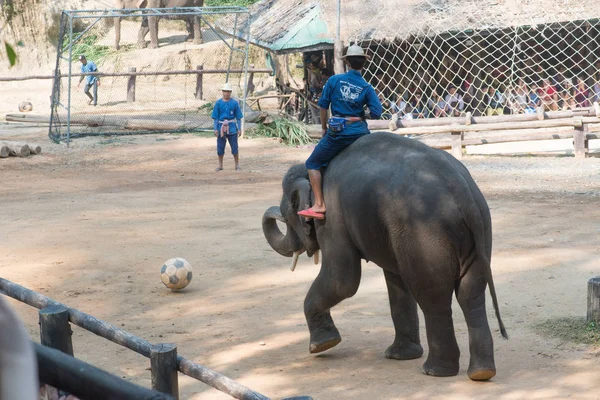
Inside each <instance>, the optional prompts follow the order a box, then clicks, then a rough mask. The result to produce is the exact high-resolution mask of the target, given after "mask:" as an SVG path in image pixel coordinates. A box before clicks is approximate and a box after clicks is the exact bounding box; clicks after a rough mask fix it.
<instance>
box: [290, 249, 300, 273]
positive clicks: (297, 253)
mask: <svg viewBox="0 0 600 400" xmlns="http://www.w3.org/2000/svg"><path fill="white" fill-rule="evenodd" d="M299 256H300V252H299V251H295V252H294V255H293V256H292V265H291V267H290V270H291V271H292V272H293V271H294V270H295V269H296V264H298V257H299Z"/></svg>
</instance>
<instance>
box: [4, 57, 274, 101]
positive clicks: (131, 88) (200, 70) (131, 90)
mask: <svg viewBox="0 0 600 400" xmlns="http://www.w3.org/2000/svg"><path fill="white" fill-rule="evenodd" d="M227 73H230V74H243V73H244V70H243V69H230V70H227V69H204V65H198V66H196V69H195V70H177V71H157V72H137V68H136V67H128V68H127V72H87V73H83V74H82V73H76V74H71V77H72V78H78V77H81V76H88V75H93V76H97V77H127V78H128V79H127V102H128V103H132V102H135V86H136V77H138V76H162V75H196V90H195V92H194V93H195V98H196V99H200V100H202V99H203V97H204V94H203V87H204V84H203V77H204V75H206V74H209V75H210V74H227ZM271 73H273V70H272V69H270V68H249V69H248V75H249V79H248V84H250V83H251V82H252V81H253V79H254V74H271ZM59 77H60V78H68V77H69V75H65V74H60V75H59ZM54 78H55V75H27V76H16V77H7V76H5V77H0V82H16V81H27V80H32V79H54Z"/></svg>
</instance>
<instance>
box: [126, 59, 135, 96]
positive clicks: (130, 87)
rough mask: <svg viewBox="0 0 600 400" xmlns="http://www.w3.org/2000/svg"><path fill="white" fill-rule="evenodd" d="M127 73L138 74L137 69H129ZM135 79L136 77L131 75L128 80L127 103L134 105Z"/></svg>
mask: <svg viewBox="0 0 600 400" xmlns="http://www.w3.org/2000/svg"><path fill="white" fill-rule="evenodd" d="M127 72H136V68H135V67H129V68H127ZM135 78H136V75H130V76H129V79H128V80H127V102H128V103H133V102H134V101H135Z"/></svg>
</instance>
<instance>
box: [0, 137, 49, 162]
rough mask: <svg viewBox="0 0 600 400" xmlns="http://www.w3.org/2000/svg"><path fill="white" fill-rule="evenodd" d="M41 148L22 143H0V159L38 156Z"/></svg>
mask: <svg viewBox="0 0 600 400" xmlns="http://www.w3.org/2000/svg"><path fill="white" fill-rule="evenodd" d="M41 152H42V147H41V146H40V145H34V144H28V143H24V142H11V141H6V142H0V158H7V157H9V156H11V157H28V156H30V155H36V154H40V153H41Z"/></svg>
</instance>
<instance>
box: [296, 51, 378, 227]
mask: <svg viewBox="0 0 600 400" xmlns="http://www.w3.org/2000/svg"><path fill="white" fill-rule="evenodd" d="M342 58H343V59H345V61H346V64H347V65H348V66H349V67H350V71H348V72H347V73H345V74H340V75H334V76H332V77H331V78H329V80H328V81H327V83H326V84H325V87H324V88H323V94H322V95H321V98H320V99H319V103H318V104H319V107H320V108H321V127H322V128H323V138H322V139H321V141H320V142H319V144H318V145H317V147H315V149H314V151H313V152H312V154H311V155H310V157H309V158H308V160H306V168H307V169H308V178H309V179H310V185H311V186H312V190H313V193H314V194H315V204H314V205H313V206H312V207H311V208H308V209H306V210H302V211H299V212H298V215H301V216H303V217H306V218H316V219H324V218H325V211H326V207H325V200H324V199H323V187H322V184H321V168H323V167H326V166H327V164H329V161H331V160H332V159H333V157H335V156H336V155H337V154H339V153H340V152H341V151H342V150H344V149H345V148H346V147H348V146H350V145H351V144H352V143H353V142H354V141H355V140H357V139H358V138H360V137H361V136H364V135H368V134H369V133H370V132H369V128H368V126H367V122H366V121H365V112H364V109H363V107H364V106H367V107H368V108H369V113H370V117H371V118H372V119H379V118H380V117H381V113H382V112H383V108H382V106H381V102H380V101H379V98H378V97H377V94H376V93H375V89H373V86H371V85H369V84H368V83H367V81H365V80H364V78H363V77H362V75H361V71H362V69H363V67H364V65H365V63H366V62H367V59H368V56H366V55H365V53H364V51H363V49H362V48H361V47H360V46H357V45H353V46H350V47H348V51H347V52H346V55H345V56H344V57H342ZM329 106H331V114H332V118H331V119H329V121H328V120H327V110H328V108H329ZM328 124H329V126H327V125H328Z"/></svg>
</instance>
